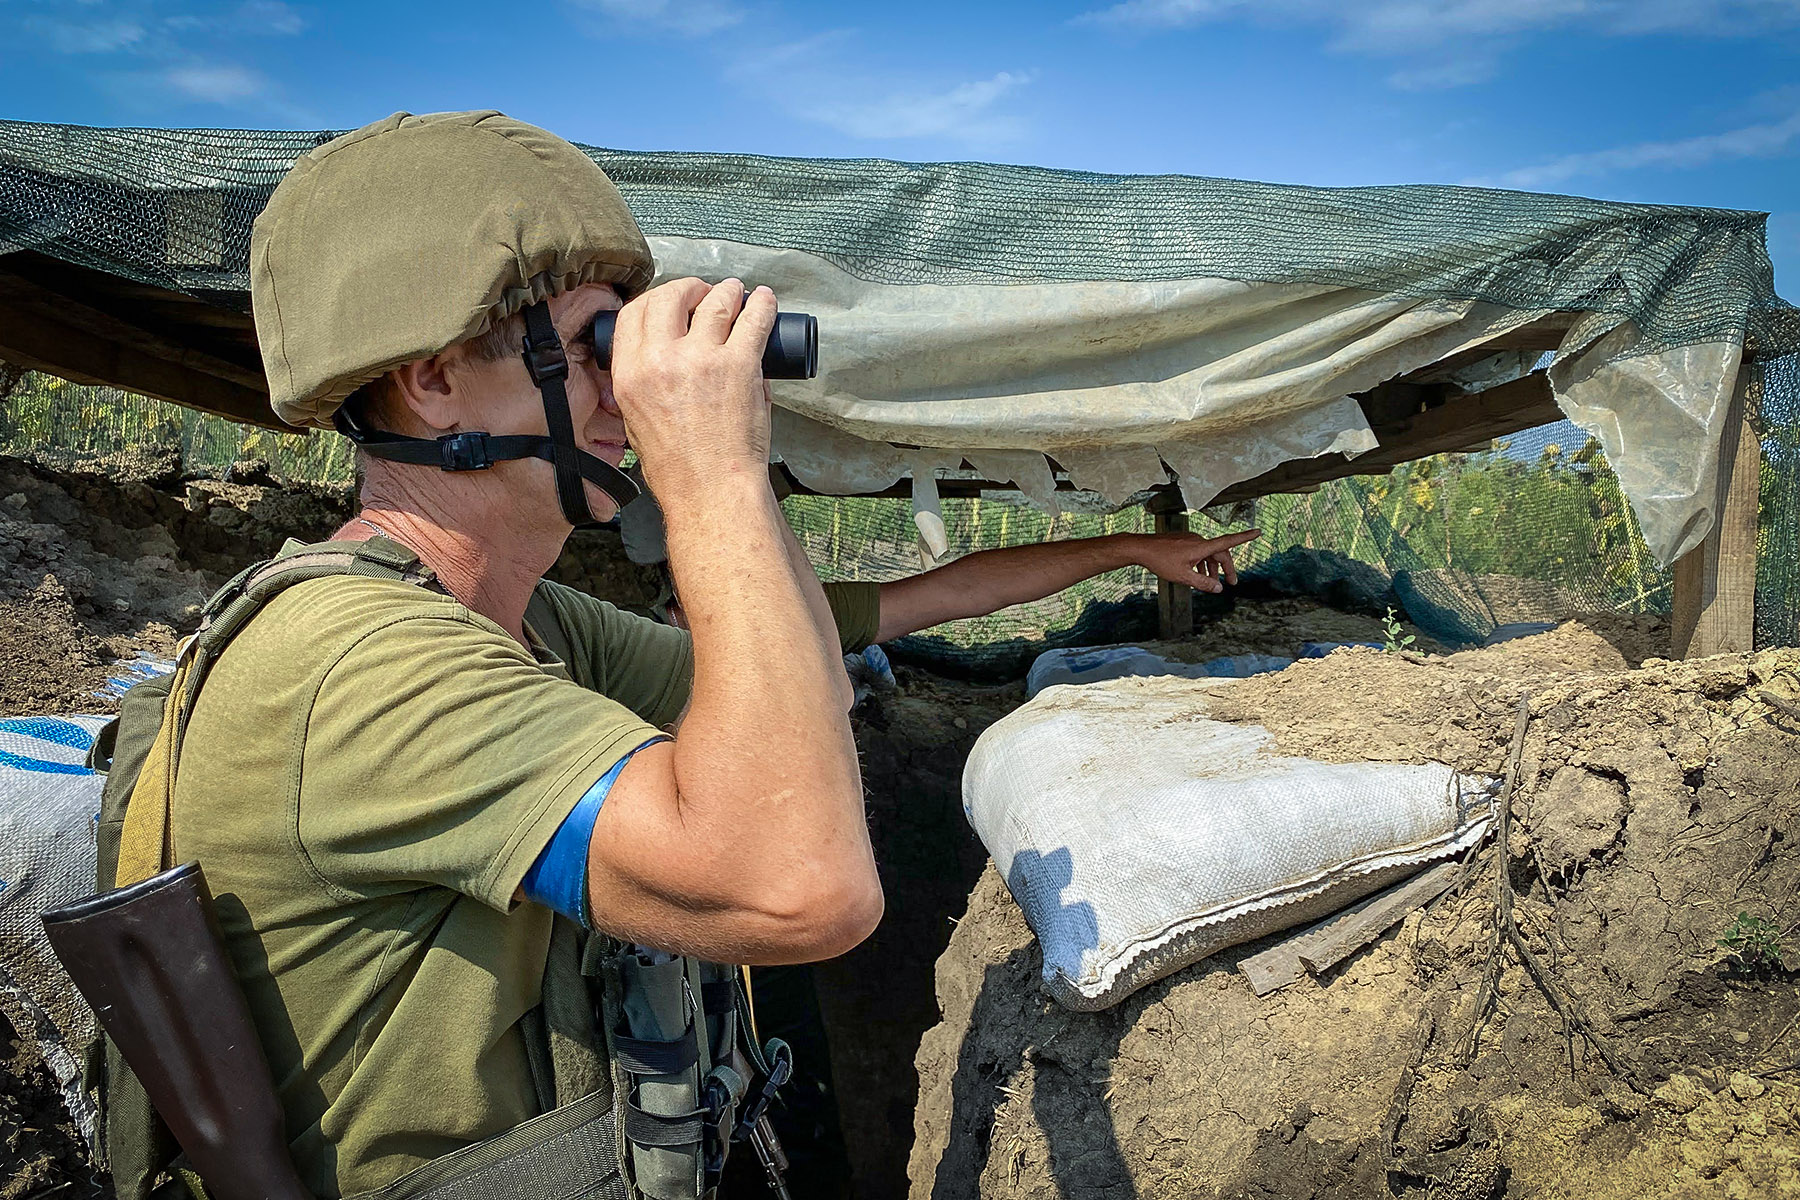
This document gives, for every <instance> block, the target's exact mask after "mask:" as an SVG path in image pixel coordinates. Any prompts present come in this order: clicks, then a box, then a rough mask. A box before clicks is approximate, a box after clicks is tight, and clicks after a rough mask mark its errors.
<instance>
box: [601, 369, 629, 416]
mask: <svg viewBox="0 0 1800 1200" xmlns="http://www.w3.org/2000/svg"><path fill="white" fill-rule="evenodd" d="M599 375H600V377H599V379H598V380H597V381H596V382H597V384H598V390H599V392H600V411H601V412H603V413H605V414H606V415H607V416H609V417H615V418H617V419H618V420H621V421H623V420H624V419H625V414H624V412H623V411H622V410H621V409H620V408H619V401H618V399H617V398H616V397H614V396H613V389H612V375H611V373H610V372H607V371H601V372H600V373H599Z"/></svg>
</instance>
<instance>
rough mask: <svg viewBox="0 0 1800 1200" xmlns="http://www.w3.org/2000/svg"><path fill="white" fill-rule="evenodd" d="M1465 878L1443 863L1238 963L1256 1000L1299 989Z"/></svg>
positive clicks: (1453, 867)
mask: <svg viewBox="0 0 1800 1200" xmlns="http://www.w3.org/2000/svg"><path fill="white" fill-rule="evenodd" d="M1461 874H1462V868H1461V867H1460V866H1459V865H1458V864H1456V863H1454V862H1445V863H1439V864H1437V865H1436V866H1435V867H1431V868H1430V869H1428V870H1426V871H1423V872H1421V873H1420V874H1418V875H1413V876H1410V877H1409V878H1407V879H1405V880H1403V881H1401V882H1400V883H1397V884H1395V885H1394V886H1392V887H1390V888H1388V889H1386V890H1385V891H1380V892H1377V893H1375V894H1374V895H1373V896H1370V897H1369V898H1368V899H1367V900H1364V901H1362V902H1361V903H1359V904H1356V905H1353V906H1352V907H1350V908H1346V909H1344V910H1343V911H1342V912H1339V913H1336V914H1334V915H1332V916H1329V917H1327V918H1325V919H1324V920H1323V921H1320V922H1319V923H1318V924H1317V925H1313V926H1310V927H1308V928H1306V929H1303V930H1301V931H1300V932H1299V933H1297V934H1295V935H1294V936H1292V937H1290V938H1288V939H1286V940H1285V941H1282V942H1278V943H1276V944H1275V945H1273V946H1271V947H1269V948H1268V949H1267V950H1264V951H1262V952H1261V953H1259V954H1252V955H1251V956H1250V957H1249V958H1245V959H1240V960H1239V961H1238V970H1240V971H1242V972H1243V973H1244V976H1245V978H1247V979H1249V981H1250V990H1251V991H1253V992H1255V993H1256V994H1257V995H1258V996H1267V995H1268V994H1269V993H1270V992H1273V991H1277V990H1279V989H1281V988H1284V987H1286V986H1288V985H1289V984H1290V983H1298V982H1300V980H1301V979H1302V978H1304V977H1305V976H1306V975H1307V974H1308V973H1311V974H1313V975H1323V974H1324V973H1325V972H1327V971H1329V970H1331V968H1333V967H1335V966H1337V965H1338V964H1339V963H1341V962H1343V961H1344V960H1345V959H1346V958H1349V957H1350V956H1351V955H1352V954H1354V953H1356V952H1357V951H1358V950H1360V949H1362V948H1363V947H1364V946H1366V945H1368V944H1369V943H1370V942H1372V941H1374V940H1375V939H1376V938H1378V937H1380V936H1381V935H1382V934H1384V933H1386V932H1387V931H1388V929H1389V928H1391V927H1392V926H1393V925H1394V924H1395V922H1397V921H1399V920H1400V919H1401V918H1402V917H1404V916H1406V914H1407V913H1410V912H1412V911H1413V910H1414V909H1416V908H1419V907H1421V906H1423V905H1426V904H1429V903H1431V902H1432V901H1433V900H1435V899H1437V898H1438V897H1439V896H1441V895H1443V894H1444V892H1445V891H1447V890H1448V889H1449V887H1450V885H1451V884H1453V883H1455V882H1456V880H1457V877H1458V876H1459V875H1461Z"/></svg>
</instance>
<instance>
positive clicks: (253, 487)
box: [0, 458, 348, 715]
mask: <svg viewBox="0 0 1800 1200" xmlns="http://www.w3.org/2000/svg"><path fill="white" fill-rule="evenodd" d="M139 467H140V468H141V469H137V470H134V471H133V472H131V473H128V474H127V475H126V476H125V477H123V478H113V477H109V476H105V475H101V474H96V473H92V472H89V471H82V470H73V471H53V470H50V469H48V468H46V467H43V466H39V465H34V464H31V463H26V462H22V461H19V460H17V459H7V458H0V646H4V647H5V648H6V649H7V651H8V652H9V655H10V657H11V663H12V666H11V669H10V670H9V671H8V672H7V676H6V679H5V682H4V686H3V687H0V715H12V714H21V713H44V712H71V711H80V712H103V711H107V710H108V708H109V706H110V703H111V702H110V701H109V700H107V699H105V698H104V697H100V696H96V695H95V692H96V689H97V688H99V687H100V685H102V684H103V683H104V682H105V680H106V675H107V667H108V665H109V664H111V663H113V662H114V661H116V660H118V659H129V658H132V657H134V656H135V655H137V654H139V653H147V654H154V655H167V654H169V653H171V652H172V651H173V650H174V648H175V642H176V638H177V636H178V635H179V634H180V633H185V632H188V631H189V630H191V629H192V627H193V624H194V620H195V618H196V617H197V615H198V614H199V611H200V606H201V605H202V604H203V603H205V601H206V598H207V596H209V595H211V594H212V592H213V590H214V589H216V588H217V587H218V586H219V585H220V584H222V583H223V582H224V581H225V580H226V579H228V578H229V577H230V576H231V575H232V574H233V573H235V572H236V571H237V570H238V569H239V568H240V567H242V566H244V565H245V564H246V563H249V562H253V561H255V560H256V559H257V558H260V557H266V556H267V555H269V554H272V553H274V552H275V551H276V550H277V549H279V548H280V546H281V543H282V542H283V541H285V540H286V539H287V538H289V537H300V538H316V537H323V536H326V535H328V534H329V533H330V531H331V530H332V529H334V528H336V527H337V526H338V525H339V524H341V523H342V522H343V520H344V517H345V514H346V513H347V511H348V509H347V504H348V496H347V495H345V494H343V493H341V492H333V491H330V490H327V489H309V488H285V487H278V486H274V485H273V484H272V482H265V483H262V484H257V483H249V482H243V481H241V478H240V480H237V481H233V480H210V479H189V480H183V479H181V478H179V477H176V476H172V475H170V474H169V473H167V472H162V473H158V468H157V464H154V463H152V464H147V465H146V464H139ZM250 477H251V478H255V475H254V472H253V471H252V473H251V475H250Z"/></svg>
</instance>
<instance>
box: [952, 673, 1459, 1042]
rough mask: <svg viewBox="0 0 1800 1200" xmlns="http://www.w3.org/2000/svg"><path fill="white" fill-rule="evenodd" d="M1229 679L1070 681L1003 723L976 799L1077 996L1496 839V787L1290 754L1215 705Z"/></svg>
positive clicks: (1155, 972)
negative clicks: (1208, 700) (1217, 715)
mask: <svg viewBox="0 0 1800 1200" xmlns="http://www.w3.org/2000/svg"><path fill="white" fill-rule="evenodd" d="M1221 686H1229V685H1228V684H1225V683H1222V682H1218V681H1215V682H1212V683H1199V682H1190V681H1186V680H1174V679H1156V680H1148V679H1121V680H1116V681H1113V682H1109V683H1095V684H1087V685H1085V686H1081V687H1054V688H1050V689H1048V690H1046V691H1044V692H1043V693H1042V694H1040V695H1039V696H1038V697H1037V699H1035V700H1033V701H1032V702H1030V703H1029V704H1027V705H1025V706H1024V707H1023V708H1020V709H1019V710H1017V711H1016V712H1013V713H1012V714H1010V715H1009V716H1007V717H1005V718H1004V719H1002V720H1001V721H999V722H997V723H995V724H994V725H993V726H991V727H990V728H989V729H988V730H987V732H985V733H983V734H982V735H981V738H980V740H978V741H977V742H976V743H975V748H974V750H973V751H972V752H971V754H970V756H969V762H968V765H967V767H966V768H965V769H964V771H963V807H964V811H965V812H966V813H967V814H968V817H969V821H970V823H971V824H972V825H973V826H974V827H975V831H976V832H977V833H978V834H979V835H980V836H981V840H982V841H983V842H984V843H986V845H987V848H988V852H989V853H990V854H992V855H993V857H994V864H995V866H996V867H997V868H998V869H999V871H1000V873H1001V875H1002V876H1003V877H1004V878H1005V879H1006V882H1007V886H1008V887H1009V888H1011V890H1012V894H1013V898H1014V899H1015V900H1017V901H1018V904H1019V907H1020V908H1021V909H1022V910H1024V913H1025V919H1026V921H1027V922H1028V923H1029V924H1030V925H1031V928H1032V931H1033V932H1034V933H1036V934H1037V938H1038V942H1039V944H1040V945H1041V946H1042V948H1043V953H1044V985H1045V988H1046V989H1047V990H1048V991H1049V992H1050V994H1051V995H1052V996H1054V997H1055V998H1056V999H1057V1000H1058V1001H1060V1002H1061V1003H1062V1004H1064V1005H1066V1006H1067V1007H1069V1008H1073V1009H1080V1010H1093V1009H1101V1008H1107V1007H1110V1006H1111V1005H1113V1004H1116V1003H1118V1002H1119V1001H1120V1000H1122V999H1124V998H1125V997H1126V996H1128V995H1130V994H1131V993H1132V992H1134V991H1136V990H1137V989H1138V988H1140V987H1143V986H1144V985H1145V984H1147V983H1149V982H1151V981H1152V980H1155V979H1160V978H1161V977H1163V976H1164V975H1167V974H1169V973H1170V972H1171V971H1176V970H1179V969H1180V968H1182V967H1184V966H1187V965H1188V964H1190V963H1193V962H1197V961H1199V960H1200V959H1203V958H1205V957H1207V956H1208V955H1210V954H1213V953H1215V952H1216V951H1219V950H1222V949H1224V948H1225V947H1227V946H1233V945H1236V944H1238V943H1240V942H1246V941H1249V940H1251V939H1253V938H1257V937H1261V936H1263V935H1265V934H1269V933H1273V932H1275V931H1277V930H1280V929H1285V928H1287V927H1289V926H1293V925H1297V924H1301V923H1303V922H1307V921H1313V920H1317V919H1319V918H1321V917H1323V916H1325V915H1326V914H1328V913H1331V912H1334V911H1336V910H1337V909H1339V908H1342V907H1343V906H1345V905H1347V904H1350V903H1352V902H1354V901H1355V900H1358V899H1360V898H1362V897H1363V896H1366V895H1369V894H1370V893H1372V892H1375V891H1378V890H1380V889H1381V888H1382V887H1385V886H1386V885H1387V884H1389V883H1391V882H1393V881H1394V880H1396V879H1398V878H1400V877H1402V876H1405V875H1407V874H1410V873H1411V872H1413V871H1415V870H1417V869H1419V867H1421V866H1422V865H1424V864H1425V863H1428V862H1430V861H1432V860H1434V859H1440V858H1444V857H1447V856H1450V855H1454V854H1457V853H1459V852H1461V851H1463V850H1465V849H1467V848H1468V847H1470V846H1473V845H1474V844H1476V843H1477V842H1479V841H1480V839H1481V837H1482V836H1483V835H1484V833H1485V832H1486V829H1487V825H1488V822H1489V820H1490V814H1491V799H1490V795H1489V786H1488V781H1486V780H1482V779H1476V778H1472V777H1469V776H1460V775H1458V774H1457V773H1456V772H1454V771H1452V770H1451V769H1450V768H1449V767H1446V766H1443V765H1441V764H1429V765H1422V766H1415V765H1405V764H1395V763H1354V764H1349V765H1330V764H1325V763H1319V762H1314V761H1312V760H1310V759H1304V758H1290V757H1281V756H1278V755H1275V754H1273V753H1272V752H1271V751H1270V749H1269V746H1270V742H1271V740H1272V739H1271V736H1270V734H1269V733H1268V731H1267V730H1265V729H1263V728H1262V727H1261V726H1256V725H1233V724H1229V723H1226V722H1221V721H1214V720H1210V719H1208V718H1207V717H1206V716H1205V715H1204V713H1205V697H1206V695H1207V693H1208V692H1209V691H1212V690H1216V689H1217V688H1219V687H1221Z"/></svg>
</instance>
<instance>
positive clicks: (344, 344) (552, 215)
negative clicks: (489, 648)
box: [250, 112, 655, 525]
mask: <svg viewBox="0 0 1800 1200" xmlns="http://www.w3.org/2000/svg"><path fill="white" fill-rule="evenodd" d="M654 270H655V266H654V263H653V262H652V260H651V257H650V248H649V246H648V245H647V244H646V243H645V241H644V235H643V233H642V231H640V230H639V229H638V226H637V222H636V220H634V219H633V218H632V215H631V210H630V209H628V208H627V207H626V206H625V200H624V198H623V197H622V196H620V195H619V190H618V189H617V188H616V187H614V186H613V183H612V181H611V180H609V179H608V178H607V177H606V174H605V172H603V171H601V170H600V168H599V167H598V166H596V165H595V164H594V162H593V161H592V160H591V159H589V158H588V157H587V156H586V155H585V154H583V153H582V152H581V151H580V150H578V149H576V148H575V147H574V146H572V145H570V144H569V143H568V142H566V141H564V140H563V139H561V138H559V137H557V136H556V135H554V134H551V133H547V132H545V131H544V130H542V129H538V128H536V127H534V126H531V125H526V124H524V123H523V122H520V121H515V120H512V119H511V118H509V117H505V116H502V115H501V114H499V113H497V112H461V113H433V114H430V115H427V116H419V117H415V116H412V115H411V114H409V113H395V114H394V115H393V116H391V117H388V118H386V119H385V120H381V121H377V122H375V123H374V124H372V125H365V126H364V127H363V128H361V129H358V130H356V131H355V132H353V133H346V134H343V135H342V136H340V137H337V138H333V139H332V140H331V141H329V142H327V143H325V144H324V145H322V146H320V147H318V148H317V149H315V150H313V151H311V152H309V153H307V154H305V155H302V156H301V158H300V159H299V161H298V162H296V163H295V164H294V166H293V168H292V169H291V170H290V171H289V172H288V173H287V175H286V176H285V177H284V178H283V179H282V181H281V184H280V185H279V186H278V187H277V188H276V189H275V193H274V195H273V196H271V197H270V199H269V203H268V206H267V207H266V208H264V209H263V211H262V214H261V215H260V216H258V217H257V218H256V223H255V225H254V227H253V228H252V231H251V236H250V294H251V301H252V307H253V311H254V314H255V319H256V335H257V340H258V342H259V343H260V345H261V348H262V357H263V368H264V370H265V372H266V373H267V375H268V380H269V400H270V404H271V405H272V406H273V408H274V409H275V413H276V415H277V416H279V417H280V418H281V419H282V420H284V421H286V422H288V423H289V424H292V425H311V426H315V427H319V428H332V427H333V425H334V424H335V425H336V427H337V428H339V429H341V430H343V431H344V432H345V433H347V434H349V435H350V436H351V437H352V438H353V439H354V440H356V441H357V442H358V443H359V444H361V445H362V446H363V448H364V449H365V450H367V451H368V452H369V453H371V454H374V455H376V456H377V457H382V458H389V459H393V460H396V461H401V462H417V463H423V464H427V465H436V466H439V467H441V468H442V469H444V470H472V469H481V468H483V467H486V466H488V465H491V463H492V462H494V461H497V460H503V459H507V458H524V457H539V458H546V459H549V460H550V461H552V462H554V463H555V464H556V466H557V476H558V479H557V483H558V492H559V496H560V498H561V501H562V506H563V509H564V512H565V515H567V516H568V518H569V520H570V522H571V523H572V524H576V525H581V524H586V523H588V522H589V521H591V520H592V517H591V515H590V514H589V513H588V511H587V504H586V500H585V499H584V498H583V494H582V492H581V484H580V481H581V479H583V478H586V479H589V480H591V481H592V482H595V483H598V484H600V486H602V487H604V488H606V489H607V490H608V491H610V492H613V493H614V496H615V499H619V500H620V503H621V504H623V503H624V502H625V500H626V499H628V498H629V496H630V495H632V494H635V487H632V486H631V485H630V483H629V481H628V480H624V477H623V476H622V475H620V474H619V473H618V472H617V471H616V470H614V469H613V468H612V467H611V465H610V464H608V463H605V462H604V461H602V460H600V459H598V458H595V457H593V456H592V455H589V454H586V453H585V452H583V451H580V450H578V449H577V448H576V447H575V445H574V441H573V432H572V431H571V430H569V428H568V427H569V425H570V418H569V415H568V403H567V398H566V395H565V393H564V389H563V384H562V379H563V377H564V376H565V375H566V374H567V370H566V366H564V365H563V362H562V347H561V343H560V342H559V341H558V340H557V338H556V332H555V330H554V328H553V327H552V326H551V325H550V321H549V316H548V310H547V306H546V305H545V304H544V301H546V300H548V299H549V298H550V297H552V296H555V295H559V294H561V293H562V292H565V291H567V290H569V289H570V288H573V287H577V286H579V285H581V284H584V283H609V284H612V285H613V286H614V287H615V288H616V289H617V290H618V291H619V293H620V295H621V296H623V297H624V298H626V299H630V298H631V297H632V296H634V295H636V294H637V293H638V292H641V291H642V290H643V289H644V288H645V287H646V286H648V284H649V282H650V279H651V276H652V275H653V274H654ZM519 312H524V313H525V316H526V323H527V326H528V329H529V330H530V333H529V336H528V338H527V343H528V346H527V353H526V355H525V365H526V369H527V370H529V371H530V372H531V376H532V379H533V381H534V382H535V383H537V384H538V386H539V388H540V389H541V390H542V391H543V393H544V400H545V407H546V411H547V415H548V417H549V428H550V431H551V435H552V436H551V437H549V438H529V437H523V438H521V437H499V438H492V439H489V438H488V436H487V435H486V434H458V435H454V437H452V438H445V439H439V440H438V441H437V442H431V441H427V440H425V439H419V438H401V437H398V436H396V435H392V434H386V433H381V432H380V431H369V430H365V429H362V428H360V427H359V426H358V425H357V423H356V422H355V421H354V419H353V418H352V417H351V415H350V414H345V413H343V412H341V411H340V410H341V409H342V407H343V404H344V401H345V400H346V399H347V398H348V397H349V396H350V395H351V394H352V393H354V392H355V391H356V390H357V389H358V388H360V387H362V386H363V385H364V384H367V383H369V382H371V381H372V380H375V379H377V378H379V377H380V376H382V375H384V374H386V373H387V372H388V371H390V370H392V369H393V368H395V367H398V366H400V365H402V364H404V363H408V362H412V361H414V360H416V359H421V358H429V357H431V356H432V355H434V354H438V353H440V352H442V351H443V350H445V349H447V348H449V347H450V346H453V345H455V344H456V343H458V342H461V341H464V340H466V339H468V338H471V337H475V336H477V335H479V334H481V333H483V332H486V331H487V330H488V329H491V328H492V327H493V326H494V325H496V324H497V323H499V322H501V321H503V320H505V319H506V318H508V317H510V316H512V315H513V314H514V313H519ZM534 355H535V357H534ZM558 408H560V420H559V419H558V418H559V413H558V411H557V410H558ZM452 442H454V443H455V445H451V444H450V443H452ZM621 481H624V482H623V484H621ZM623 488H630V491H629V492H624V491H623ZM621 497H623V498H621ZM576 506H578V508H579V511H578V512H577V511H572V507H576Z"/></svg>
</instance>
